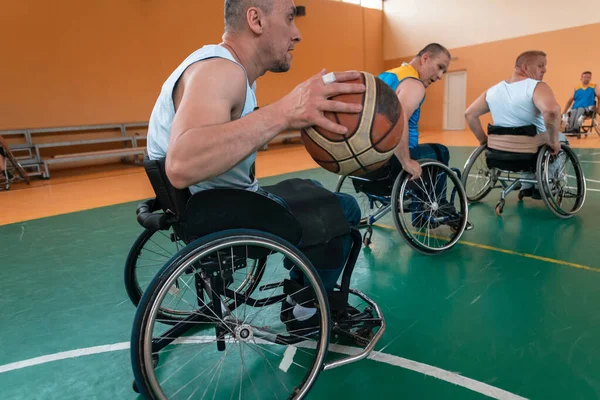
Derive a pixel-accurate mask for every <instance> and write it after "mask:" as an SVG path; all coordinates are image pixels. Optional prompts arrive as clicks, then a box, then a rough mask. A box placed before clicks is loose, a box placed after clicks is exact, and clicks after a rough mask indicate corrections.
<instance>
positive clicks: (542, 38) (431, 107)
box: [384, 0, 600, 130]
mask: <svg viewBox="0 0 600 400" xmlns="http://www.w3.org/2000/svg"><path fill="white" fill-rule="evenodd" d="M392 1H395V0H392ZM549 3H550V4H553V3H554V0H552V1H549ZM384 4H387V3H384ZM482 4H483V2H482ZM565 4H566V3H565ZM569 7H570V5H569ZM569 7H566V6H565V7H563V8H564V9H565V13H567V14H568V10H567V9H568V8H569ZM579 11H580V14H585V13H584V12H583V10H582V9H581V8H579ZM539 12H540V13H541V12H542V11H541V9H540V11H539ZM596 15H598V16H600V13H598V12H596ZM470 19H471V18H470ZM388 23H389V21H388ZM432 32H438V36H437V38H435V40H437V41H440V42H441V43H447V42H449V43H452V41H446V38H447V37H451V35H450V34H449V33H448V30H447V29H443V28H442V29H439V30H437V29H436V30H432ZM484 33H485V30H484V29H483V30H482V34H484ZM385 35H386V34H384V40H387V38H388V36H385ZM430 37H431V39H432V40H434V37H433V36H430ZM599 37H600V23H595V24H589V25H585V26H578V27H574V28H567V29H560V30H555V31H551V32H544V33H538V34H534V35H527V36H522V37H518V38H511V39H505V40H499V41H493V42H488V43H483V44H476V45H471V46H464V47H452V46H448V47H449V48H450V51H451V53H452V56H453V57H456V60H453V61H452V62H451V64H450V68H449V71H450V72H451V71H467V106H468V105H469V104H471V103H472V102H473V101H474V100H475V99H476V98H477V97H478V96H479V95H480V94H481V93H483V92H484V91H485V90H486V89H487V88H489V87H490V86H492V85H493V84H495V83H498V82H499V81H501V80H503V79H507V78H509V77H510V75H511V73H512V70H513V66H514V62H515V59H516V57H517V56H518V54H519V53H521V52H523V51H525V50H531V49H539V50H543V51H545V52H546V53H547V54H548V72H547V73H546V76H545V78H544V80H545V81H546V82H547V83H548V84H549V85H550V87H551V88H552V90H553V91H554V94H555V96H556V98H557V100H558V103H559V104H560V106H561V108H564V106H565V105H566V102H567V100H568V98H569V96H570V94H571V93H572V90H573V87H574V86H576V85H578V84H579V77H580V75H581V72H583V71H585V70H591V71H592V72H593V73H594V76H593V78H594V81H595V82H598V83H600V52H599V51H598V50H597V46H596V45H595V42H597V38H599ZM386 45H387V43H386ZM411 49H412V48H411ZM388 51H389V49H388ZM411 58H412V57H401V58H396V59H390V60H386V61H385V68H386V69H388V68H393V67H395V66H397V65H398V64H399V63H400V62H402V61H408V60H410V59H411ZM444 91H445V82H444V80H441V81H439V82H436V83H434V84H433V85H432V86H430V87H429V89H427V99H426V100H425V103H424V104H423V108H422V112H421V122H420V124H421V130H441V129H443V116H444ZM483 121H484V123H486V124H487V122H489V121H490V119H489V117H488V118H486V119H485V120H483Z"/></svg>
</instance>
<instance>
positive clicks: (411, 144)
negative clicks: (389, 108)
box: [379, 43, 451, 179]
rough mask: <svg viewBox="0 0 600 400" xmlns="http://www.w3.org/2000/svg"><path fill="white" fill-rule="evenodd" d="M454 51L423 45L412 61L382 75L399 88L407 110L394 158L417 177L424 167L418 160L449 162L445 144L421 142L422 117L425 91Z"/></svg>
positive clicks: (439, 77)
mask: <svg viewBox="0 0 600 400" xmlns="http://www.w3.org/2000/svg"><path fill="white" fill-rule="evenodd" d="M450 58H451V56H450V52H449V51H448V50H447V49H446V48H445V47H443V46H442V45H440V44H437V43H431V44H429V45H427V46H425V48H423V49H422V50H421V51H420V52H419V53H418V54H417V55H416V56H415V57H414V58H413V59H412V60H411V61H410V62H409V63H403V64H402V65H401V66H400V67H397V68H394V69H391V70H389V71H386V72H383V73H381V74H380V75H379V78H380V79H381V80H383V81H384V82H385V83H387V84H388V85H389V86H390V87H391V88H392V89H394V90H395V91H396V94H397V95H398V100H400V104H401V105H402V111H403V112H404V130H403V131H404V132H406V131H408V135H403V136H402V140H401V141H400V144H399V145H398V147H397V148H396V151H395V152H394V156H393V157H392V159H391V160H390V162H391V163H392V165H394V166H396V167H398V168H399V167H400V164H401V165H402V167H403V168H404V169H405V170H406V172H408V173H409V174H410V175H412V176H413V179H416V178H418V177H419V176H420V175H421V167H420V166H419V164H418V163H417V162H415V161H414V160H420V159H423V158H431V159H434V160H438V161H440V162H441V163H443V164H445V165H448V162H449V160H450V153H449V152H448V148H447V147H446V146H443V145H441V144H419V118H420V116H421V105H422V104H423V102H424V101H425V90H426V89H427V88H428V87H429V85H431V84H432V83H434V82H437V81H438V80H440V79H442V76H443V74H445V73H446V71H447V70H448V66H449V65H450Z"/></svg>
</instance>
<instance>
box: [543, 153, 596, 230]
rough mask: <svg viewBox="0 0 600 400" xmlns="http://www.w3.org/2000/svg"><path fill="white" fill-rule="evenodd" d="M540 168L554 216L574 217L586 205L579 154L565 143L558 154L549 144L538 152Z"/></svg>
mask: <svg viewBox="0 0 600 400" xmlns="http://www.w3.org/2000/svg"><path fill="white" fill-rule="evenodd" d="M536 170H537V179H538V186H539V188H540V194H541V196H542V200H543V201H544V204H545V205H546V207H548V209H549V210H550V211H551V212H552V213H553V214H554V215H556V216H557V217H559V218H563V219H566V218H570V217H572V216H573V215H575V214H576V213H577V212H578V211H579V210H580V209H581V207H583V204H584V202H585V197H586V190H587V185H586V182H585V176H584V173H583V168H582V167H581V163H580V162H579V159H578V157H577V155H576V154H575V152H573V150H571V148H570V147H569V146H568V145H566V144H561V151H560V153H558V155H556V156H553V155H552V154H550V151H549V150H548V147H545V148H544V149H543V150H542V151H540V153H539V155H538V159H537V169H536Z"/></svg>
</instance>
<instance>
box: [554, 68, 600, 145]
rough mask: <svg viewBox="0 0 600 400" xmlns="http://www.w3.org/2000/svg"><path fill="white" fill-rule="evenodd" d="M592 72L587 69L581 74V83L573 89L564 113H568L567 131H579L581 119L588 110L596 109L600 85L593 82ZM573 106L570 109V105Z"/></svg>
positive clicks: (599, 95)
mask: <svg viewBox="0 0 600 400" xmlns="http://www.w3.org/2000/svg"><path fill="white" fill-rule="evenodd" d="M591 80H592V73H591V72H590V71H585V72H583V73H582V74H581V85H579V86H577V87H576V88H575V89H574V91H573V96H571V97H570V98H569V101H567V105H566V107H565V111H564V112H563V114H568V118H569V119H568V124H567V128H566V130H565V132H566V133H579V130H580V128H581V126H580V123H581V122H580V119H581V117H582V116H583V115H584V113H586V112H590V111H594V110H595V109H596V97H598V99H599V100H600V86H598V85H595V84H593V83H591ZM571 104H573V108H572V109H571V111H569V107H571Z"/></svg>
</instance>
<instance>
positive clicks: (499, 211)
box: [496, 200, 504, 216]
mask: <svg viewBox="0 0 600 400" xmlns="http://www.w3.org/2000/svg"><path fill="white" fill-rule="evenodd" d="M503 210H504V200H500V201H499V202H498V204H496V215H497V216H500V215H501V214H502V211H503Z"/></svg>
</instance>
